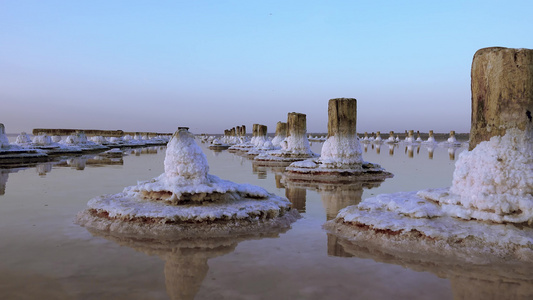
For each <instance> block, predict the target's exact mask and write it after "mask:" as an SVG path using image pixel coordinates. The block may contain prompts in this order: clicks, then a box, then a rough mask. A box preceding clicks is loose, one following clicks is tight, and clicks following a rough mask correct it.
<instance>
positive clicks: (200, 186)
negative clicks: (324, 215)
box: [78, 128, 291, 233]
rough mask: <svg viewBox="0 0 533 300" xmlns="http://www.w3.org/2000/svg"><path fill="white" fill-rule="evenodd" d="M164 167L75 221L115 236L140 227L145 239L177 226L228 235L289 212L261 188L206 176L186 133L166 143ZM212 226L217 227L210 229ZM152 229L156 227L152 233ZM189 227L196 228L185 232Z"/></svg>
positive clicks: (201, 158)
mask: <svg viewBox="0 0 533 300" xmlns="http://www.w3.org/2000/svg"><path fill="white" fill-rule="evenodd" d="M164 165H165V173H163V174H161V175H160V176H159V177H157V178H154V179H152V180H148V181H143V182H139V183H138V184H137V185H135V186H130V187H126V188H125V189H124V191H123V192H122V193H119V194H116V195H104V196H101V197H97V198H94V199H91V200H90V201H89V202H88V207H89V209H88V210H87V211H85V212H83V213H82V214H81V215H80V216H79V217H78V219H79V223H80V224H83V225H87V226H89V227H94V228H97V229H100V230H105V228H109V230H111V231H119V232H122V231H124V232H130V231H131V230H132V228H135V229H138V228H139V227H143V226H144V225H146V227H145V228H144V229H142V230H144V231H147V232H148V233H149V232H151V231H152V230H162V231H163V232H167V231H169V230H171V227H172V226H178V227H175V228H174V229H175V230H178V231H183V230H189V231H190V230H192V231H198V230H200V231H202V230H203V231H207V232H210V231H211V230H219V229H220V228H221V229H220V230H222V231H228V230H230V231H231V230H233V229H234V228H238V227H239V226H240V222H244V223H242V224H244V225H246V226H248V225H250V224H255V225H257V224H263V223H265V222H266V223H270V221H267V220H270V219H276V218H280V217H283V216H284V215H286V214H287V213H288V212H290V210H291V203H290V202H289V201H288V200H287V199H285V198H282V197H278V196H276V195H273V194H270V193H268V192H267V191H266V190H264V189H263V188H261V187H258V186H253V185H249V184H237V183H233V182H230V181H226V180H222V179H220V178H218V177H217V176H214V175H209V174H208V171H209V166H208V165H207V159H206V157H205V154H204V153H203V152H202V150H201V149H200V147H199V146H198V145H197V144H196V142H195V140H194V136H193V135H192V134H191V133H189V132H188V131H187V130H186V129H183V128H180V129H179V130H178V131H177V132H176V133H175V134H174V136H173V138H172V140H171V141H170V142H169V144H168V147H167V152H166V157H165V161H164ZM213 222H215V223H217V225H214V227H210V224H211V223H213ZM276 222H277V221H274V223H276ZM266 223H265V224H266ZM136 224H137V225H136ZM138 224H141V225H138ZM150 224H157V225H156V228H155V229H154V228H152V227H153V226H152V225H150ZM191 224H197V225H198V226H196V227H197V228H196V227H195V228H189V227H188V226H189V225H191ZM244 225H243V226H244ZM168 226H171V227H170V228H169V227H168ZM180 226H181V227H180ZM258 226H259V225H258ZM187 228H188V229H187ZM209 228H211V229H209Z"/></svg>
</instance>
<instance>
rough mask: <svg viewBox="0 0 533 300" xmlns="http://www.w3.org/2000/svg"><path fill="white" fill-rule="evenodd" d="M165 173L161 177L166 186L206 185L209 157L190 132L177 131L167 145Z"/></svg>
mask: <svg viewBox="0 0 533 300" xmlns="http://www.w3.org/2000/svg"><path fill="white" fill-rule="evenodd" d="M164 165H165V173H164V174H163V175H161V176H160V179H161V180H162V181H163V184H164V185H167V186H169V187H172V186H186V185H190V186H194V185H198V184H206V183H207V182H208V180H207V173H208V172H209V165H208V164H207V157H206V156H205V154H204V153H203V151H202V149H201V148H200V146H198V144H196V141H195V140H194V136H193V135H192V134H191V133H189V132H187V131H186V132H180V131H177V132H176V133H175V134H174V136H173V137H172V140H170V142H169V143H168V145H167V150H166V156H165V161H164Z"/></svg>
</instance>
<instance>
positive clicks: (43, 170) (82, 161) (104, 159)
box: [0, 146, 166, 195]
mask: <svg viewBox="0 0 533 300" xmlns="http://www.w3.org/2000/svg"><path fill="white" fill-rule="evenodd" d="M165 149H166V146H158V147H155V146H151V147H145V148H135V149H132V148H124V149H122V150H118V151H117V150H111V151H106V152H101V153H97V154H86V155H79V154H77V155H72V156H68V155H60V156H55V157H52V160H51V161H48V162H43V163H27V164H17V165H16V167H7V166H3V168H1V169H0V195H4V194H5V191H6V185H7V179H8V174H9V173H15V172H17V171H19V170H24V169H28V168H35V172H36V173H37V174H38V175H39V176H40V177H46V175H47V174H48V173H50V172H52V170H53V169H54V168H71V169H74V170H78V171H83V170H85V168H86V167H88V166H90V167H106V166H117V165H118V166H122V165H124V158H123V157H124V156H125V155H126V156H127V155H128V154H131V153H135V154H136V156H139V155H144V154H157V153H158V152H159V151H161V150H165Z"/></svg>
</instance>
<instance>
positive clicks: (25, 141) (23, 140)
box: [15, 131, 31, 146]
mask: <svg viewBox="0 0 533 300" xmlns="http://www.w3.org/2000/svg"><path fill="white" fill-rule="evenodd" d="M15 144H16V145H19V146H29V145H30V144H31V139H30V137H29V136H28V134H27V133H26V132H24V131H23V132H21V133H20V134H19V135H18V136H17V139H16V140H15Z"/></svg>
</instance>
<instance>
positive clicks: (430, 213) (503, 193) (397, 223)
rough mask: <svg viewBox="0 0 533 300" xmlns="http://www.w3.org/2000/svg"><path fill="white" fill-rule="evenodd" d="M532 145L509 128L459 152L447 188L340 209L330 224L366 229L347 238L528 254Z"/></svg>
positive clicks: (525, 134) (532, 243)
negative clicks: (420, 238)
mask: <svg viewBox="0 0 533 300" xmlns="http://www.w3.org/2000/svg"><path fill="white" fill-rule="evenodd" d="M532 147H533V136H532V132H531V131H521V130H518V129H509V130H507V133H506V134H505V135H504V136H503V137H500V136H495V137H492V138H491V139H490V140H489V141H486V142H481V143H479V144H478V145H477V146H476V147H475V148H474V149H473V150H472V151H468V152H463V153H461V155H460V157H459V159H458V161H457V163H456V169H455V172H454V176H453V183H452V187H451V188H443V189H429V190H423V191H419V192H410V193H396V194H388V195H379V196H377V197H374V198H369V199H366V200H364V201H363V202H361V203H360V204H359V205H357V206H351V207H348V208H346V209H344V210H342V211H341V212H340V213H339V214H338V216H337V218H336V221H334V222H335V223H346V224H348V225H349V224H355V225H357V226H358V228H362V226H363V227H366V228H367V229H366V230H362V231H360V230H355V228H354V232H353V233H350V235H351V236H352V237H357V236H368V231H369V230H370V231H371V232H374V233H377V232H378V231H380V232H389V233H391V234H393V235H394V236H396V235H397V234H400V236H406V237H407V236H408V235H410V234H412V233H413V232H420V233H422V234H423V235H424V236H426V237H429V238H430V239H435V240H440V241H457V242H455V243H456V245H454V247H455V246H458V245H459V244H460V245H464V246H467V247H478V250H479V251H481V252H488V253H492V252H493V251H494V253H500V252H501V253H500V254H498V255H518V256H520V255H522V254H516V253H515V252H516V251H519V252H520V251H522V252H523V251H526V252H528V253H529V254H528V255H533V252H532V251H533V228H530V227H528V226H524V225H523V223H526V222H527V223H529V225H531V223H533V148H532ZM487 221H490V222H496V223H504V224H501V225H496V224H494V223H492V224H490V223H487ZM510 223H520V226H519V227H516V226H513V225H511V224H510ZM330 226H333V225H331V224H330ZM333 227H334V226H333ZM356 228H357V227H356ZM363 231H364V232H363ZM385 235H386V234H385ZM399 243H400V242H399ZM494 247H496V248H497V249H495V248H494ZM522 252H520V253H522ZM502 253H503V254H502ZM530 258H531V257H530Z"/></svg>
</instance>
